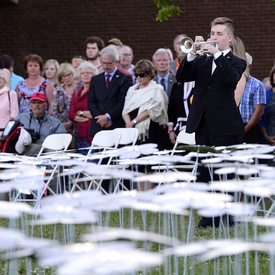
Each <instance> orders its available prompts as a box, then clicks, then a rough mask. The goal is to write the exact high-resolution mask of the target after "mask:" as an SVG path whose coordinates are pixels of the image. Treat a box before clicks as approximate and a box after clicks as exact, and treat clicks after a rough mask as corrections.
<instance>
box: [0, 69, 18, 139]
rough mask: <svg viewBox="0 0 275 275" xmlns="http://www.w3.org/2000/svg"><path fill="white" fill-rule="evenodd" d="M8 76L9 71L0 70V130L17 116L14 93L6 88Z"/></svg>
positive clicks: (16, 102)
mask: <svg viewBox="0 0 275 275" xmlns="http://www.w3.org/2000/svg"><path fill="white" fill-rule="evenodd" d="M10 75H11V74H10V72H9V71H4V70H3V69H1V70H0V128H5V126H6V125H7V123H8V122H9V121H10V120H12V119H14V118H16V117H17V115H18V101H17V95H16V92H15V91H11V90H10V87H8V85H9V84H8V83H9V82H10ZM0 134H2V132H0Z"/></svg>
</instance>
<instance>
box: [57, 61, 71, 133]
mask: <svg viewBox="0 0 275 275" xmlns="http://www.w3.org/2000/svg"><path fill="white" fill-rule="evenodd" d="M56 78H57V82H58V86H57V87H56V88H55V89H54V93H53V100H52V116H53V117H55V118H57V119H59V120H60V121H61V122H62V123H63V125H64V126H65V128H66V130H67V131H68V132H69V133H70V132H71V129H72V125H73V122H72V121H70V120H69V109H70V102H71V97H72V94H73V91H74V90H75V88H76V83H75V78H76V73H75V70H74V68H73V66H72V65H71V64H70V63H62V64H60V66H59V68H58V71H57V74H56Z"/></svg>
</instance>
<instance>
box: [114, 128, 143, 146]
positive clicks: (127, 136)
mask: <svg viewBox="0 0 275 275" xmlns="http://www.w3.org/2000/svg"><path fill="white" fill-rule="evenodd" d="M114 131H115V132H119V133H120V135H121V137H120V140H119V145H122V146H124V145H132V146H134V145H135V144H136V142H137V139H138V129H137V128H116V129H114Z"/></svg>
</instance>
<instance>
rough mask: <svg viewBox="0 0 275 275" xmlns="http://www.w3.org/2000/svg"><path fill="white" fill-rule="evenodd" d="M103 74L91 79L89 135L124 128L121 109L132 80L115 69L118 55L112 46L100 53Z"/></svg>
mask: <svg viewBox="0 0 275 275" xmlns="http://www.w3.org/2000/svg"><path fill="white" fill-rule="evenodd" d="M100 61H101V64H102V66H103V69H104V72H103V73H101V74H99V75H96V76H94V77H93V78H92V80H91V84H90V90H89V95H88V108H89V110H90V112H91V114H92V116H93V120H92V123H91V127H90V131H89V135H90V136H94V135H95V134H96V133H97V132H99V131H101V130H108V129H110V130H112V129H115V128H118V127H125V123H124V121H123V118H122V109H123V106H124V100H125V96H126V93H127V91H128V89H129V87H130V86H132V85H133V82H132V78H131V76H129V75H126V74H124V73H122V72H120V71H119V70H118V69H117V66H118V62H119V53H118V51H117V49H116V48H115V47H114V46H108V47H106V48H104V49H103V50H102V51H101V52H100Z"/></svg>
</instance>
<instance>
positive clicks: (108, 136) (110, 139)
mask: <svg viewBox="0 0 275 275" xmlns="http://www.w3.org/2000/svg"><path fill="white" fill-rule="evenodd" d="M120 138H121V133H120V132H119V131H115V130H102V131H100V132H97V133H96V135H95V136H94V138H93V140H92V143H91V147H90V149H89V151H88V153H87V156H86V158H85V160H84V161H85V162H87V161H88V160H90V159H91V156H92V155H93V153H94V151H95V150H96V151H99V152H105V151H107V150H109V149H116V148H117V147H118V145H119V141H120ZM102 160H103V158H100V159H99V161H98V163H97V164H98V165H102ZM112 160H113V157H112V156H108V161H107V163H106V164H104V166H105V167H106V170H107V169H108V166H109V165H110V164H111V162H112ZM81 175H85V176H86V177H87V178H86V179H85V180H87V179H88V178H89V175H87V173H85V172H82V173H79V174H78V176H77V177H76V179H75V180H74V183H73V186H72V188H71V192H73V191H74V190H75V189H76V188H77V189H79V190H82V188H81V187H80V186H79V184H78V182H79V181H82V180H81V179H80V176H81ZM102 181H103V179H100V181H99V182H98V181H95V180H92V181H91V182H90V183H89V185H88V189H90V188H91V186H92V184H95V185H96V186H97V189H101V183H102ZM102 191H103V190H102ZM103 192H104V191H103Z"/></svg>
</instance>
